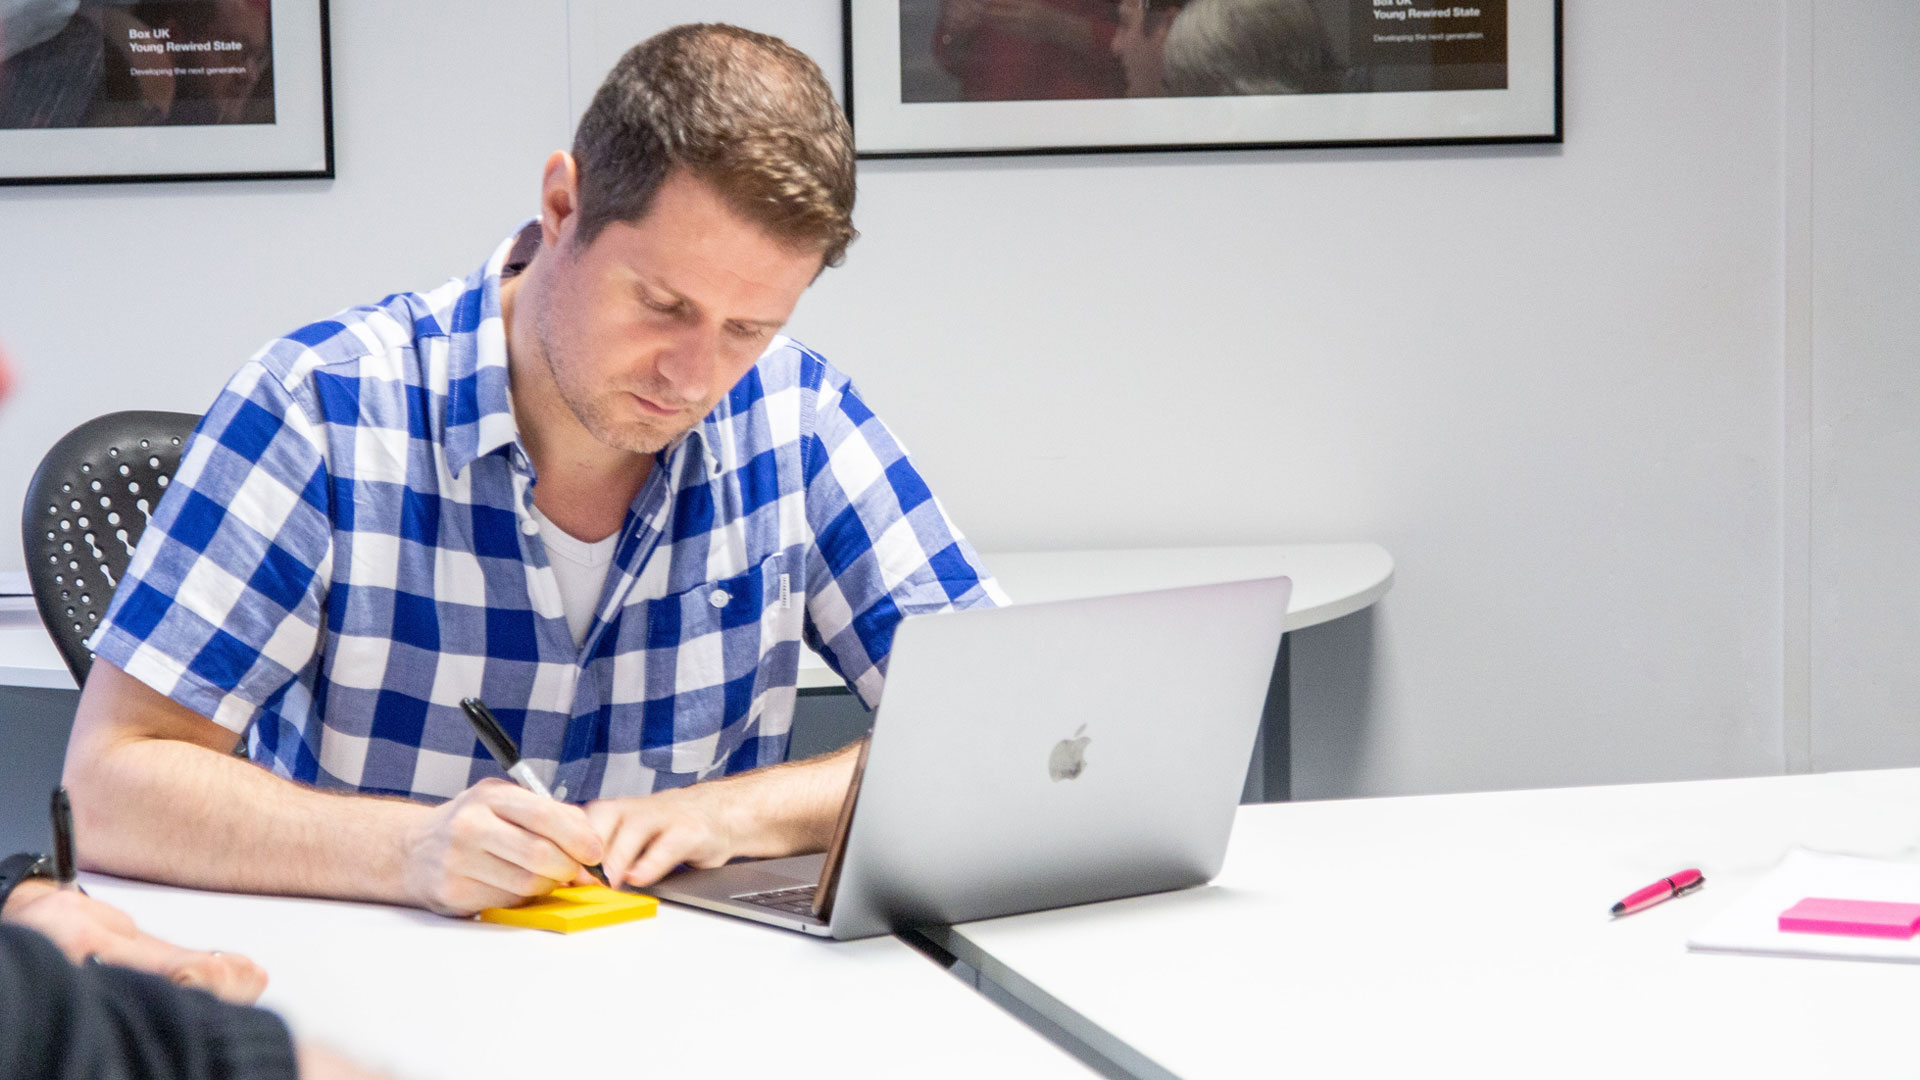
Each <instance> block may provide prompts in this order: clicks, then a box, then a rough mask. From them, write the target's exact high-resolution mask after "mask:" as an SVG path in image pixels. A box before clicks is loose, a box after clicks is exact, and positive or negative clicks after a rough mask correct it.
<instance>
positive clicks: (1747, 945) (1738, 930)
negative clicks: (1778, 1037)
mask: <svg viewBox="0 0 1920 1080" xmlns="http://www.w3.org/2000/svg"><path fill="white" fill-rule="evenodd" d="M1810 896H1825V897H1833V898H1836V899H1844V900H1887V901H1893V902H1916V903H1920V863H1909V862H1889V861H1887V860H1884V859H1862V858H1859V857H1857V856H1853V855H1829V854H1825V853H1823V852H1818V851H1807V850H1805V849H1803V848H1796V849H1795V850H1793V851H1791V852H1789V853H1788V854H1787V857H1786V858H1785V859H1783V860H1781V862H1780V865H1779V866H1777V867H1775V868H1774V869H1772V870H1771V871H1769V872H1768V873H1767V875H1766V876H1765V877H1763V878H1761V879H1760V880H1759V881H1758V882H1755V883H1754V885H1753V887H1752V888H1751V889H1749V890H1748V891H1747V893H1746V895H1745V896H1742V897H1741V898H1740V899H1738V900H1736V901H1734V902H1733V903H1732V904H1729V905H1728V906H1727V907H1726V908H1725V909H1724V910H1722V911H1721V912H1720V914H1718V915H1716V916H1714V917H1713V919H1712V920H1710V921H1709V922H1708V923H1707V924H1706V925H1705V926H1702V927H1701V928H1700V929H1699V930H1697V931H1695V932H1694V935H1693V936H1692V937H1691V938H1688V939H1687V948H1689V949H1692V950H1694V951H1696V952H1734V953H1750V954H1754V955H1760V956H1813V957H1827V958H1831V959H1837V960H1893V961H1900V962H1905V963H1914V964H1920V938H1912V939H1908V940H1904V941H1902V940H1892V939H1886V938H1864V937H1843V936H1839V935H1834V934H1803V933H1795V932H1792V931H1785V930H1781V929H1780V913H1781V912H1783V911H1785V910H1787V909H1788V908H1790V907H1792V906H1793V905H1795V904H1797V903H1799V902H1800V901H1802V900H1805V899H1806V898H1808V897H1810Z"/></svg>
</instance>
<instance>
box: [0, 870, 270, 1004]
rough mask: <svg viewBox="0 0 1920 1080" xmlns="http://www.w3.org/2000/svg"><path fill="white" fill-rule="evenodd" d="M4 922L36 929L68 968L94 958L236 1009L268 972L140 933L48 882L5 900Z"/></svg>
mask: <svg viewBox="0 0 1920 1080" xmlns="http://www.w3.org/2000/svg"><path fill="white" fill-rule="evenodd" d="M0 916H3V917H4V918H5V919H6V921H7V922H10V923H14V924H16V925H19V926H24V927H27V928H28V929H30V930H38V931H39V932H40V933H42V934H45V935H46V936H47V937H48V938H50V939H52V941H53V943H54V944H55V945H57V946H59V947H60V951H61V952H63V953H65V954H66V956H67V959H68V960H70V961H72V962H73V963H76V964H79V963H85V962H86V961H87V960H89V959H92V958H98V959H99V960H100V961H101V962H102V963H107V964H117V965H119V966H121V967H129V968H135V969H137V970H140V971H147V972H151V973H153V974H155V975H159V976H161V977H163V978H166V979H170V980H172V981H173V982H174V983H175V984H177V985H180V986H191V987H197V988H198V989H201V990H205V991H208V992H209V993H212V994H215V995H218V996H219V997H221V998H223V999H225V1000H227V1001H231V1002H233V1003H234V1004H236V1005H251V1004H253V1002H254V1001H255V999H257V998H259V996H260V991H262V990H264V989H266V986H267V973H266V972H264V971H262V970H260V965H258V964H256V963H254V962H253V961H251V960H249V959H247V958H246V957H244V956H241V955H239V954H237V953H219V952H200V951H197V950H194V949H184V948H181V947H180V946H178V945H173V944H170V943H168V942H165V941H161V940H160V939H159V938H157V937H154V936H153V935H151V934H147V933H143V932H141V930H140V928H139V927H137V926H135V925H134V924H133V919H131V918H129V917H128V915H127V913H126V912H124V911H121V910H120V909H119V908H117V907H114V906H113V905H112V904H108V903H103V902H102V901H99V900H95V899H93V898H92V897H90V896H87V895H85V894H84V893H81V892H80V891H79V890H77V889H62V888H58V887H56V886H55V885H54V884H53V883H52V882H50V881H46V880H40V879H36V880H33V881H24V882H21V883H20V885H19V886H18V887H17V888H15V889H14V890H13V894H12V895H10V896H8V897H7V905H6V908H5V910H4V912H0Z"/></svg>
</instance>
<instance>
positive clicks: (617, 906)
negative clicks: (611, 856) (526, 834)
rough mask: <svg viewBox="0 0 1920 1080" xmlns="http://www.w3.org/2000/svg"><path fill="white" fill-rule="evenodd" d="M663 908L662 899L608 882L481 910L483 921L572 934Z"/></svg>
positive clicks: (631, 918)
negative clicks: (611, 886)
mask: <svg viewBox="0 0 1920 1080" xmlns="http://www.w3.org/2000/svg"><path fill="white" fill-rule="evenodd" d="M659 910H660V901H658V900H655V899H654V898H653V897H651V896H635V895H634V894H632V893H623V892H620V891H618V890H616V889H609V888H607V887H606V886H605V885H569V886H567V887H566V888H562V889H555V890H553V892H551V893H549V894H547V895H546V896H544V897H541V898H540V899H538V900H534V901H532V902H530V903H526V904H522V905H520V906H519V907H496V908H488V909H486V910H485V911H482V912H481V913H480V921H481V922H490V923H501V924H503V925H505V926H525V927H529V928H531V929H534V930H553V931H557V932H559V933H562V934H571V933H573V932H574V931H575V930H593V929H596V928H598V927H602V926H612V925H613V924H615V923H623V922H633V921H634V920H635V919H651V918H653V915H654V912H656V911H659Z"/></svg>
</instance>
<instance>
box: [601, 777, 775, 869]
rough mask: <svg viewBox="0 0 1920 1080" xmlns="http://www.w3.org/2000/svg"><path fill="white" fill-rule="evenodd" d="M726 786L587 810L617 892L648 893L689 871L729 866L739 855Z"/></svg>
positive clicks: (603, 802) (690, 789) (605, 803)
mask: <svg viewBox="0 0 1920 1080" xmlns="http://www.w3.org/2000/svg"><path fill="white" fill-rule="evenodd" d="M725 798H726V786H725V785H721V784H696V785H694V786H693V787H687V788H677V789H675V790H672V791H661V792H656V793H654V794H652V795H641V796H636V797H632V798H625V799H601V800H598V801H597V802H591V803H588V804H587V820H588V821H589V822H590V823H591V824H592V825H593V831H594V832H596V833H598V834H599V835H600V837H601V839H602V846H603V848H604V850H605V852H606V859H605V861H604V862H602V863H601V869H603V870H605V871H606V872H607V880H608V881H610V882H612V883H613V885H614V886H615V887H616V888H617V887H619V886H621V885H634V886H640V887H644V886H647V885H651V884H653V883H654V882H656V881H659V880H660V879H661V878H663V877H666V876H667V875H668V874H670V873H672V872H673V870H674V868H675V867H677V866H679V865H680V864H682V863H685V864H687V865H689V866H700V867H712V866H724V865H726V862H727V860H729V859H731V858H733V857H734V856H735V855H740V854H747V853H746V852H742V851H739V850H736V847H737V845H736V842H735V838H734V834H733V830H732V829H731V828H730V827H729V826H728V823H727V817H726V815H725V814H724V813H723V804H724V801H725Z"/></svg>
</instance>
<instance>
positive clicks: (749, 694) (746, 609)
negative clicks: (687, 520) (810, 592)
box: [640, 554, 802, 775]
mask: <svg viewBox="0 0 1920 1080" xmlns="http://www.w3.org/2000/svg"><path fill="white" fill-rule="evenodd" d="M784 565H785V560H784V559H783V558H782V557H781V556H780V555H778V554H776V555H772V556H769V557H768V558H766V559H763V560H761V561H760V562H759V563H757V564H755V565H754V566H752V567H750V568H748V569H747V571H746V572H745V573H741V574H736V575H734V576H732V577H728V578H723V579H721V580H718V581H708V582H703V583H701V584H699V585H697V586H695V587H693V588H691V589H687V590H685V591H683V592H680V593H676V594H674V595H671V596H663V597H661V598H659V599H657V600H652V601H649V602H648V603H647V663H646V667H647V689H646V705H645V711H646V720H645V731H644V732H643V735H642V739H641V750H640V759H641V763H642V764H644V765H646V766H647V767H648V768H649V769H653V770H655V771H661V772H672V773H681V774H688V773H691V774H696V775H705V774H707V773H709V772H711V771H712V770H713V769H714V768H715V767H716V766H718V765H720V764H721V763H723V762H725V761H726V760H727V758H728V756H729V755H731V754H732V753H733V752H734V750H735V749H737V748H738V747H739V745H740V743H741V742H742V741H743V740H744V739H745V738H746V737H747V735H748V734H749V729H750V728H751V727H752V724H751V723H750V721H752V720H753V719H755V718H756V716H757V712H756V711H755V709H754V705H755V701H756V699H757V698H758V696H759V689H760V687H761V685H763V684H764V682H765V673H763V672H762V670H761V660H762V657H763V655H764V654H765V653H766V652H767V651H768V649H769V648H771V647H772V646H773V645H775V644H777V643H778V641H779V640H781V639H782V637H783V636H791V637H794V638H797V637H798V636H799V631H798V627H799V617H800V609H801V607H802V605H801V603H800V598H799V597H797V596H792V595H791V585H789V586H787V599H786V601H785V604H784V606H783V602H782V596H783V585H782V581H781V577H782V573H783V567H784ZM788 622H791V624H792V625H791V627H788V626H787V625H786V624H787V623H788ZM782 651H783V652H784V651H786V650H782Z"/></svg>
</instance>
